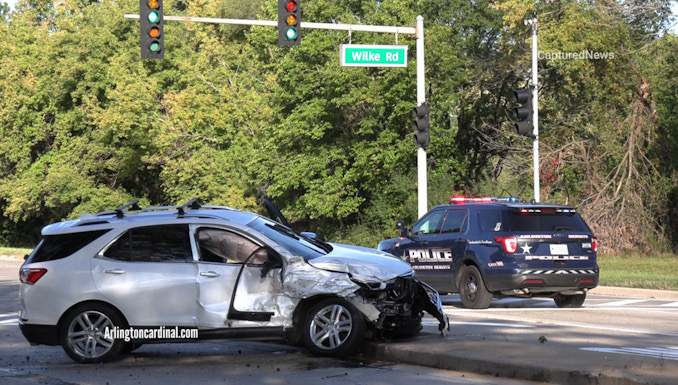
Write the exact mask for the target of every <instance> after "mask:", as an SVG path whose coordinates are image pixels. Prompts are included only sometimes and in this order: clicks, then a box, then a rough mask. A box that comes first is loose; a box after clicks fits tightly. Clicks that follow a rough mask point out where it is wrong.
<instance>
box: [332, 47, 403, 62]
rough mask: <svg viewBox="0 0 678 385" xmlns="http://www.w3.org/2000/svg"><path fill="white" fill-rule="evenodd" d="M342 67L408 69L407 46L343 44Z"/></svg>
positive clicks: (341, 52) (341, 50) (340, 51)
mask: <svg viewBox="0 0 678 385" xmlns="http://www.w3.org/2000/svg"><path fill="white" fill-rule="evenodd" d="M339 56H340V59H341V66H342V67H407V46H406V45H366V44H341V45H339Z"/></svg>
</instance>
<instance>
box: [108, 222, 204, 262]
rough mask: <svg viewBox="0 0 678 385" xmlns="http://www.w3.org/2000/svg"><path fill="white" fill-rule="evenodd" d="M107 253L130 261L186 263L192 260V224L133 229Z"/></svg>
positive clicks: (109, 255)
mask: <svg viewBox="0 0 678 385" xmlns="http://www.w3.org/2000/svg"><path fill="white" fill-rule="evenodd" d="M103 255H104V256H105V257H106V258H111V259H116V260H119V261H128V262H185V261H187V260H190V259H192V252H191V242H190V240H189V235H188V225H159V226H147V227H136V228H133V229H129V230H127V232H125V233H124V234H123V235H122V236H121V237H120V238H118V239H117V240H116V241H115V242H114V243H113V244H112V245H111V246H109V247H108V249H106V251H104V253H103Z"/></svg>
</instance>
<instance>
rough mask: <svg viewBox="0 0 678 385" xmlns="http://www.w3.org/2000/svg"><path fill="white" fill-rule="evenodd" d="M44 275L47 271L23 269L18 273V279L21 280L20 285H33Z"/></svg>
mask: <svg viewBox="0 0 678 385" xmlns="http://www.w3.org/2000/svg"><path fill="white" fill-rule="evenodd" d="M46 273H47V269H43V268H39V269H36V268H29V267H24V268H23V269H21V271H20V272H19V279H21V282H22V283H26V284H28V285H33V284H35V283H36V282H38V280H39V279H40V278H42V276H43V275H45V274H46Z"/></svg>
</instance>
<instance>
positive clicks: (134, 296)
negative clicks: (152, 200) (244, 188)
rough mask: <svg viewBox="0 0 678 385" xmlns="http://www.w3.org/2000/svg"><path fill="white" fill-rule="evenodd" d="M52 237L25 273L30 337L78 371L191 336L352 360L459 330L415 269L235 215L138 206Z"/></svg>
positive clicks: (51, 230) (50, 231)
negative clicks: (389, 343) (381, 346)
mask: <svg viewBox="0 0 678 385" xmlns="http://www.w3.org/2000/svg"><path fill="white" fill-rule="evenodd" d="M42 236H43V237H42V240H41V242H40V243H39V244H38V246H37V247H36V249H35V250H34V251H33V253H32V254H31V255H30V256H28V258H27V260H26V262H25V263H24V265H23V266H22V267H21V270H20V278H21V287H20V293H19V297H20V302H21V312H20V322H19V326H20V328H21V331H22V333H23V335H24V336H25V337H26V339H27V340H28V341H29V342H30V343H31V344H45V345H61V346H62V347H63V349H64V350H65V351H66V353H67V354H68V356H69V357H70V358H71V359H73V360H74V361H76V362H79V363H93V362H106V361H110V360H112V359H114V358H115V357H117V356H119V354H121V353H126V352H130V351H132V350H134V349H135V348H137V347H139V346H141V344H144V343H156V342H168V341H176V340H177V339H178V338H184V337H186V336H188V337H189V338H188V339H186V338H184V339H182V341H195V340H196V339H209V338H229V339H230V338H233V339H258V340H262V339H270V340H282V341H285V342H287V343H290V344H303V345H304V346H305V347H306V348H307V349H309V350H310V351H312V352H314V353H317V354H322V355H332V356H340V355H348V354H352V353H353V352H355V351H356V350H357V349H358V348H359V347H360V346H361V344H362V342H363V339H364V338H366V337H369V338H384V337H386V338H392V337H397V336H409V335H412V334H415V333H416V332H418V331H419V330H420V329H421V320H422V317H423V315H424V314H423V312H424V311H426V312H428V313H429V314H431V315H433V316H434V317H436V318H437V319H438V320H439V330H440V331H441V332H442V333H445V332H446V331H447V330H448V329H449V323H448V320H447V317H446V316H445V314H444V313H443V312H442V307H441V303H440V298H439V296H438V293H437V292H436V291H435V290H433V289H432V288H431V287H429V286H427V285H426V284H424V283H422V282H419V281H418V280H417V279H416V278H415V276H414V273H413V271H412V269H411V268H410V266H409V265H408V264H406V263H404V262H402V261H400V260H398V259H395V258H393V257H391V256H389V255H388V254H385V253H382V252H379V251H377V250H373V249H367V248H360V247H356V246H346V245H338V244H330V243H325V242H322V241H320V240H318V239H315V238H313V237H310V236H307V235H301V234H297V233H295V232H294V231H292V230H291V229H290V228H289V227H287V226H284V225H282V224H280V223H278V222H276V221H273V220H270V219H268V218H265V217H262V216H259V215H257V214H253V213H249V212H244V211H239V210H235V209H232V208H229V207H222V206H201V205H200V204H198V203H197V201H196V200H192V201H190V202H188V203H186V204H185V205H183V206H171V207H167V206H164V207H150V208H140V207H139V206H138V205H137V202H136V201H134V202H130V203H128V204H126V205H124V206H122V207H120V208H118V209H115V210H112V211H107V212H101V213H98V214H95V215H92V214H83V215H82V216H81V218H80V219H77V220H70V221H65V222H60V223H55V224H52V225H49V226H47V227H45V228H44V229H43V230H42ZM121 331H126V333H125V334H123V333H122V332H121ZM139 331H144V332H145V333H141V332H139ZM133 332H136V333H133ZM168 332H174V333H168ZM122 335H124V336H125V338H122V337H121V336H122ZM130 336H131V338H128V337H130Z"/></svg>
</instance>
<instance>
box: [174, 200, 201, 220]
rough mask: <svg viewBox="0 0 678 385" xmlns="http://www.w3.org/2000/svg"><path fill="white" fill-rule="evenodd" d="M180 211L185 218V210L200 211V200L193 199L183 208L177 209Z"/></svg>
mask: <svg viewBox="0 0 678 385" xmlns="http://www.w3.org/2000/svg"><path fill="white" fill-rule="evenodd" d="M177 208H178V209H179V215H181V216H183V215H184V214H185V212H184V209H185V208H189V209H199V208H200V203H198V198H193V199H191V200H190V201H188V202H186V203H184V204H183V206H179V207H177Z"/></svg>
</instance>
